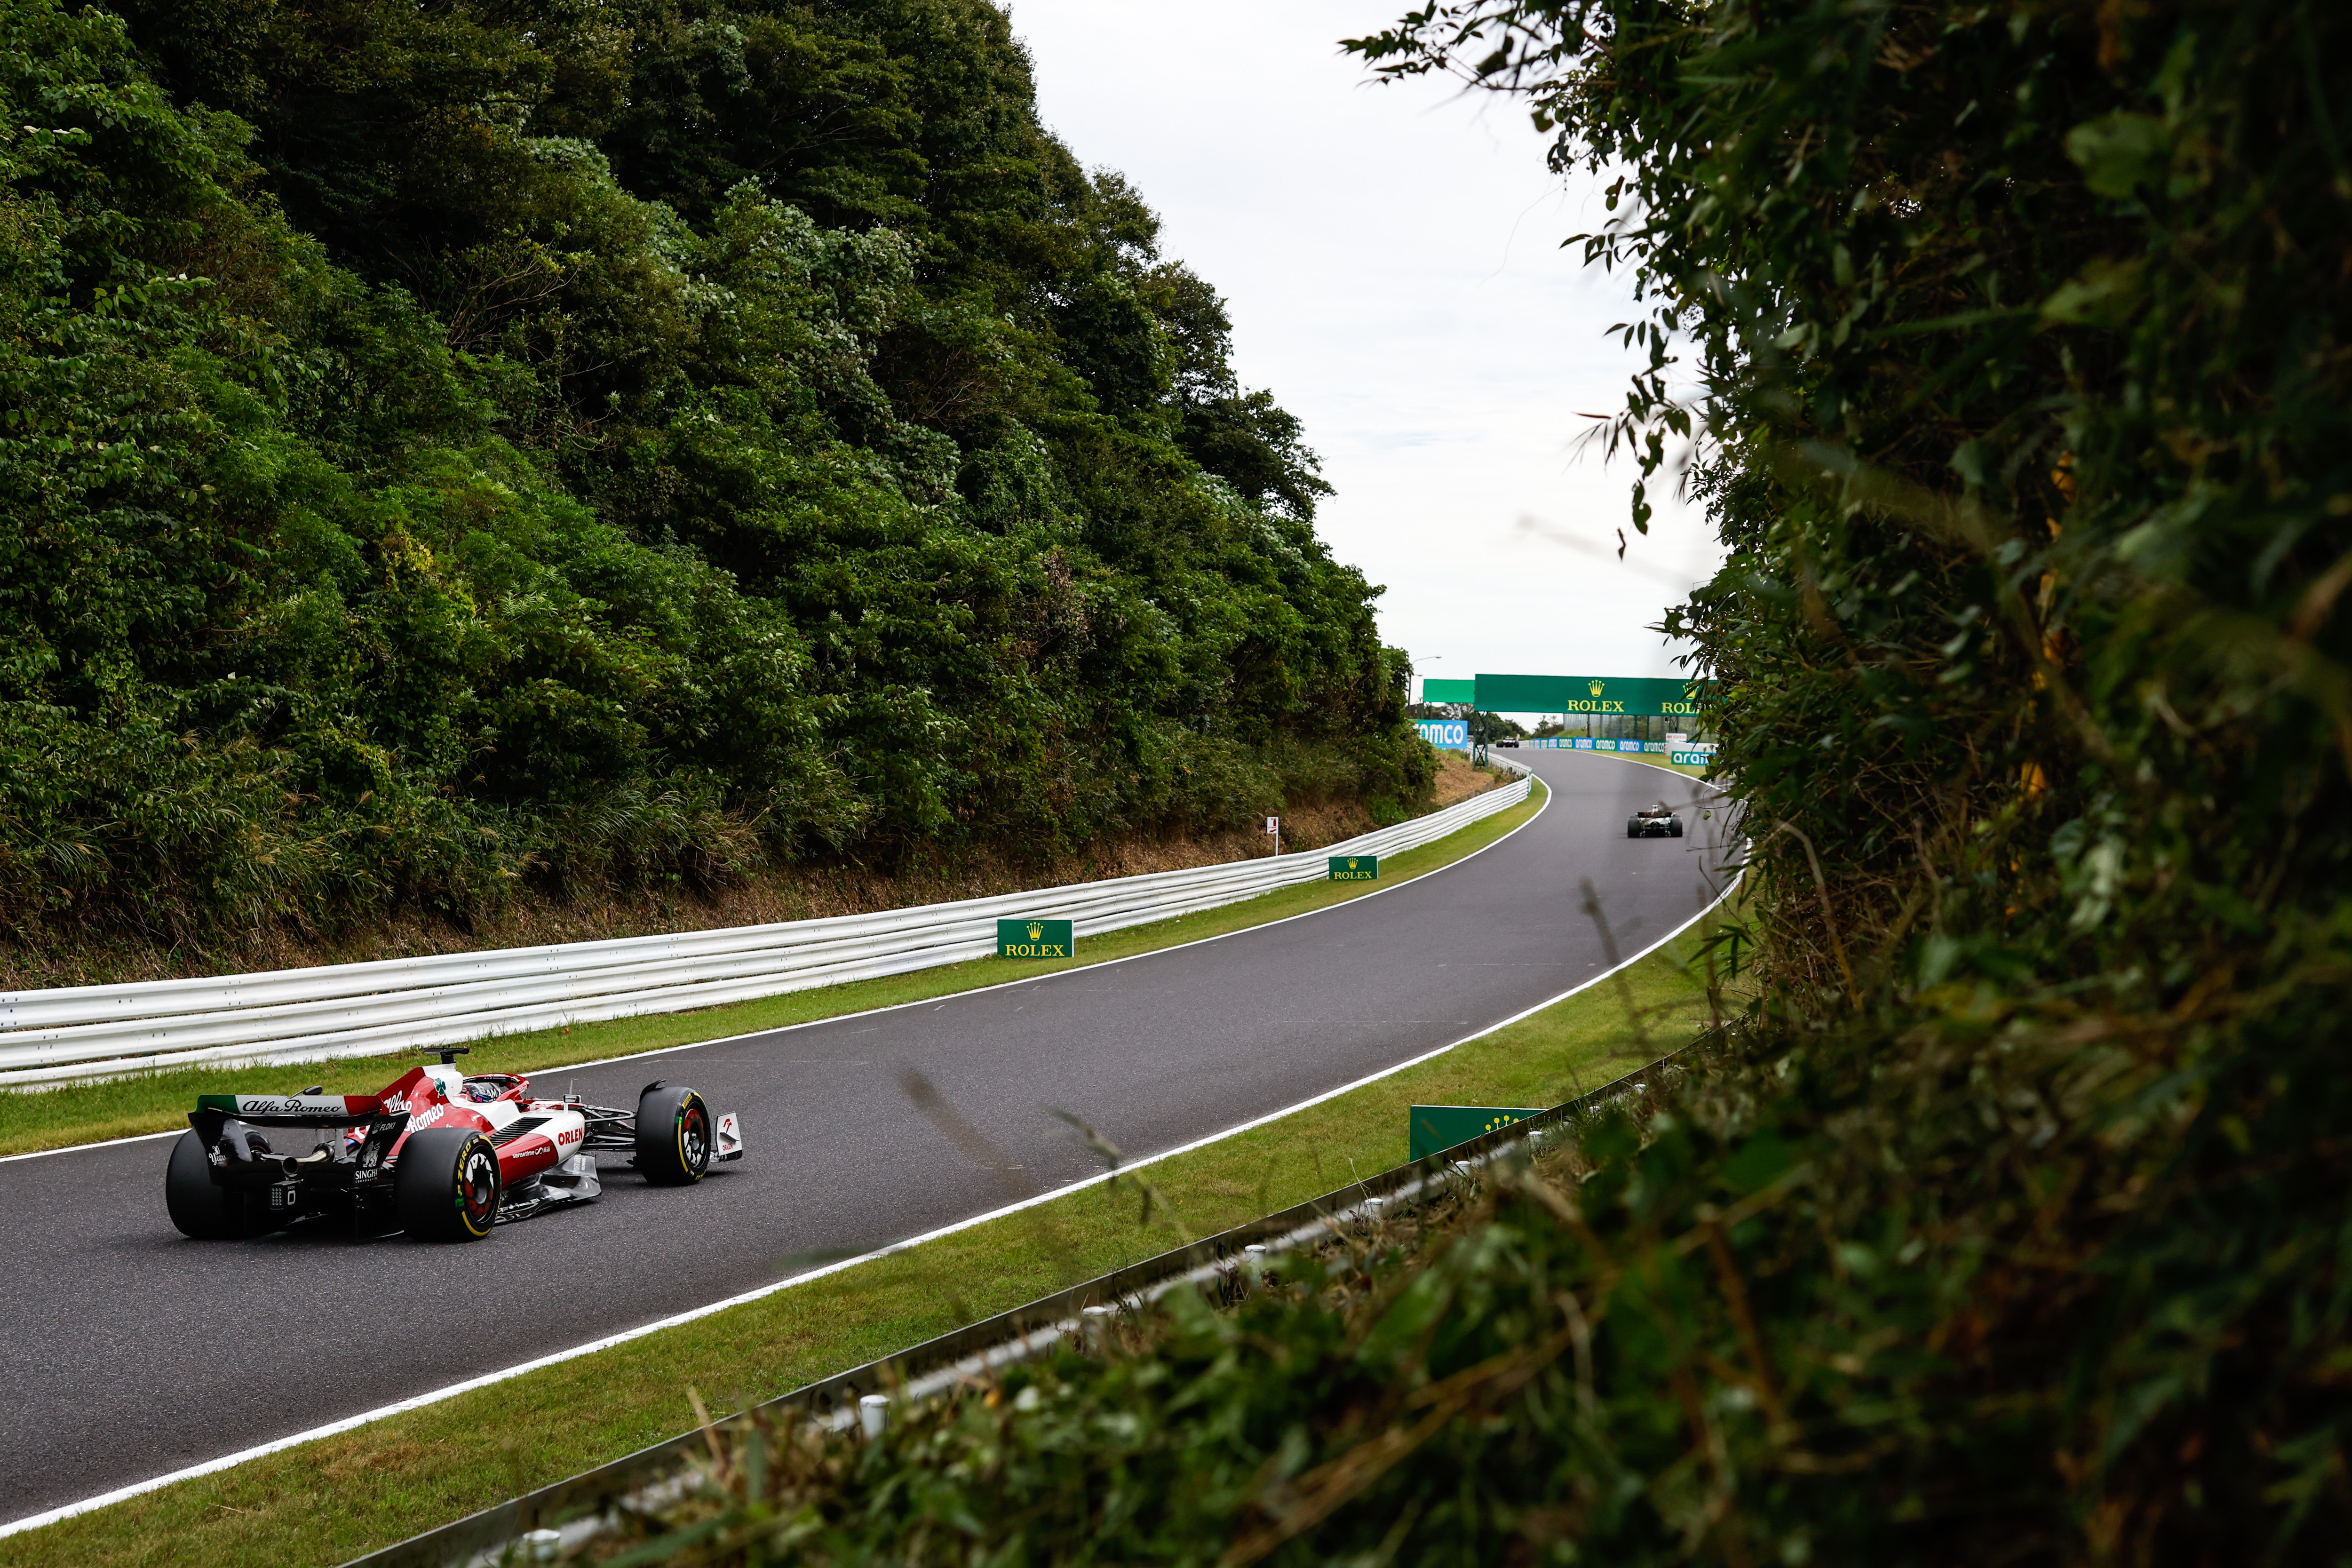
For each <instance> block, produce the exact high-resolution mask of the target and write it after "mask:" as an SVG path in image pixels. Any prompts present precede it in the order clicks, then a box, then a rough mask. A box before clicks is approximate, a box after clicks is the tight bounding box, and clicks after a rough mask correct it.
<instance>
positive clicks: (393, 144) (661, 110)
mask: <svg viewBox="0 0 2352 1568" xmlns="http://www.w3.org/2000/svg"><path fill="white" fill-rule="evenodd" d="M0 100H5V101H0V922H5V923H6V924H7V925H8V926H11V927H14V928H15V929H16V930H18V931H27V930H35V929H37V930H42V931H53V930H58V929H68V930H69V929H73V928H76V927H81V928H87V929H99V928H110V929H113V930H117V931H120V930H122V929H126V928H128V929H131V930H135V931H143V932H146V933H148V934H150V935H152V937H153V938H154V939H156V940H158V941H180V940H183V939H188V938H192V937H193V938H197V939H202V938H203V937H204V936H205V933H207V932H210V931H217V930H219V929H220V928H221V927H222V926H223V925H224V924H227V923H244V924H247V925H250V924H252V923H254V922H259V921H271V920H284V921H296V922H301V923H305V924H311V925H332V924H334V923H336V922H339V921H351V920H353V919H356V918H360V917H363V916H365V915H367V914H369V913H371V912H373V911H382V910H392V909H415V908H418V907H423V908H426V909H430V910H438V911H441V912H443V913H445V914H446V915H448V916H450V917H452V918H455V919H457V920H459V921H464V920H467V919H468V918H469V917H470V916H472V915H473V914H475V913H478V912H479V911H481V910H485V909H488V908H491V907H494V906H496V905H497V904H498V903H499V901H500V900H504V899H506V898H507V897H509V894H510V893H511V891H512V890H513V889H515V888H517V887H518V886H525V885H528V886H535V887H538V888H541V889H546V890H549V891H552V892H555V893H558V894H567V893H573V892H579V891H583V890H584V891H592V892H593V891H594V890H596V889H602V888H604V887H608V886H612V885H616V884H618V885H638V886H642V885H645V884H647V883H656V884H667V883H670V882H680V883H685V884H688V885H694V884H700V885H709V884H710V883H712V882H715V881H718V880H721V879H729V878H732V877H735V876H739V875H740V874H742V873H744V872H746V871H748V870H751V869H754V868H758V867H760V866H761V865H764V864H771V863H773V862H775V861H777V860H778V859H782V858H811V857H815V858H827V857H850V858H856V859H857V860H858V861H860V862H861V863H866V864H879V865H891V864H896V863H901V862H903V861H904V860H905V859H906V858H908V857H910V856H911V857H931V858H940V857H947V858H952V857H953V856H954V855H955V854H956V853H958V852H959V850H961V849H963V848H966V847H973V846H987V847H992V848H994V849H997V850H1000V851H1003V852H1009V853H1022V852H1034V853H1037V854H1040V855H1046V854H1053V853H1057V852H1062V851H1066V850H1067V849H1069V848H1071V847H1075V846H1081V845H1084V844H1086V843H1087V842H1089V841H1091V840H1093V839H1095V838H1097V837H1100V836H1102V835H1105V834H1109V833H1119V832H1126V833H1134V832H1145V833H1160V832H1181V831H1186V830H1190V829H1193V828H1198V827H1219V826H1230V825H1233V824H1237V823H1240V822H1242V821H1244V820H1246V819H1248V818H1249V817H1251V816H1254V815H1255V814H1257V813H1260V812H1263V811H1265V810H1273V809H1279V807H1280V801H1281V797H1282V795H1283V793H1284V791H1285V789H1286V786H1291V785H1296V784H1298V783H1299V782H1300V781H1302V780H1310V781H1313V783H1312V787H1313V789H1314V790H1315V791H1316V792H1317V793H1322V792H1328V791H1338V792H1340V793H1349V794H1354V795H1359V796H1361V797H1368V798H1370V800H1371V801H1373V802H1374V803H1375V808H1376V810H1378V811H1380V812H1381V813H1382V814H1384V815H1386V816H1391V817H1392V816H1396V815H1401V814H1402V811H1403V810H1405V809H1406V808H1407V807H1408V806H1410V805H1412V804H1413V803H1414V802H1416V801H1417V800H1418V799H1419V798H1420V797H1421V796H1422V795H1423V794H1425V791H1426V786H1427V784H1428V780H1429V761H1428V755H1427V752H1426V751H1425V749H1424V748H1423V747H1421V746H1420V744H1419V742H1417V741H1415V740H1414V739H1413V738H1412V736H1411V734H1410V731H1408V730H1406V728H1405V727H1404V726H1403V724H1402V691H1403V685H1402V682H1403V673H1402V664H1401V662H1400V661H1399V659H1398V658H1397V657H1396V656H1394V655H1392V654H1391V653H1389V652H1386V651H1384V650H1383V649H1382V648H1381V647H1380V646H1379V644H1378V641H1377V638H1376V637H1375V634H1374V628H1373V623H1372V620H1371V616H1370V598H1371V597H1372V595H1373V594H1374V593H1375V592H1376V590H1374V589H1371V588H1369V587H1368V586H1367V585H1366V584H1365V583H1364V582H1363V580H1362V578H1361V577H1360V575H1359V574H1356V573H1355V572H1354V571H1352V570H1350V569H1348V568H1345V567H1341V566H1339V565H1338V564H1336V563H1333V562H1332V561H1331V560H1330V558H1329V557H1328V553H1327V552H1325V550H1324V548H1323V547H1322V545H1321V544H1320V543H1319V542H1318V541H1317V539H1316V537H1315V534H1314V532H1313V529H1312V519H1313V513H1314V507H1315V503H1316V500H1317V499H1318V497H1319V496H1321V495H1323V494H1325V493H1328V487H1326V486H1325V485H1324V484H1323V482H1322V480H1321V479H1319V477H1318V473H1317V468H1316V462H1315V458H1314V456H1313V454H1312V453H1311V452H1309V451H1308V450H1307V448H1306V447H1304V445H1303V444H1302V442H1301V432H1300V429H1299V426H1298V424H1297V420H1295V419H1294V418H1292V417H1291V416H1289V415H1287V414H1286V413H1285V412H1284V411H1283V410H1282V409H1281V408H1280V407H1279V406H1278V405H1276V404H1275V403H1274V402H1273V401H1272V399H1271V397H1270V396H1269V395H1266V394H1265V393H1263V392H1252V391H1249V390H1247V389H1244V388H1243V387H1241V386H1240V385H1238V384H1236V382H1235V381H1234V375H1233V373H1232V371H1231V370H1230V368H1229V366H1228V363H1227V350H1228V339H1229V331H1230V328H1229V322H1228V321H1227V319H1226V316H1225V314H1224V311H1223V306H1222V303H1221V301H1220V300H1218V298H1217V296H1216V295H1215V293H1214V291H1213V289H1211V288H1210V287H1209V286H1208V284H1206V283H1205V282H1204V281H1202V279H1199V278H1197V277H1196V276H1194V275H1193V274H1192V273H1191V272H1189V271H1188V270H1186V269H1185V268H1183V267H1182V266H1181V264H1179V263H1177V262H1176V261H1174V260H1172V259H1171V258H1165V257H1163V256H1161V255H1160V252H1159V250H1158V247H1157V239H1156V232H1157V223H1156V220H1155V218H1154V217H1153V216H1152V214H1151V212H1150V209H1149V208H1148V207H1147V206H1146V205H1145V204H1144V202H1143V200H1142V198H1141V197H1140V196H1139V195H1138V194H1137V193H1136V192H1135V191H1134V190H1132V189H1131V188H1129V186H1128V185H1127V184H1125V183H1124V182H1123V181H1122V180H1120V179H1119V177H1118V176H1117V175H1116V174H1109V173H1099V172H1098V173H1094V174H1089V173H1087V172H1086V171H1085V170H1083V169H1082V168H1081V166H1080V165H1079V163H1078V162H1077V161H1076V158H1075V157H1074V156H1073V154H1072V153H1070V152H1069V151H1068V150H1067V149H1066V148H1064V147H1063V146H1062V145H1060V144H1059V143H1058V142H1055V140H1054V139H1053V138H1052V137H1051V136H1050V135H1049V134H1047V133H1046V132H1045V131H1044V130H1043V129H1042V128H1041V127H1040V126H1039V124H1038V122H1037V119H1036V115H1035V110H1034V101H1033V98H1032V93H1031V87H1030V80H1029V74H1028V66H1027V61H1026V59H1025V57H1024V55H1023V53H1022V51H1021V49H1020V47H1019V46H1018V45H1017V44H1016V43H1015V42H1014V41H1013V38H1012V36H1011V33H1010V29H1009V26H1008V24H1007V21H1006V18H1005V16H1003V13H1001V12H1000V11H998V10H997V9H995V8H994V7H992V5H988V4H986V3H985V0H845V3H840V4H829V5H822V6H814V5H798V4H790V3H786V0H612V3H596V4H585V5H575V4H569V3H564V0H550V3H547V4H533V3H529V0H526V3H521V4H506V3H503V0H500V3H492V0H450V3H446V4H436V5H429V6H418V5H412V4H406V3H404V0H331V3H329V4H325V5H293V4H290V3H281V0H201V3H195V4H189V3H184V0H123V3H122V4H120V5H116V6H114V7H113V8H112V9H108V8H105V7H101V6H98V5H79V4H74V3H71V0H0Z"/></svg>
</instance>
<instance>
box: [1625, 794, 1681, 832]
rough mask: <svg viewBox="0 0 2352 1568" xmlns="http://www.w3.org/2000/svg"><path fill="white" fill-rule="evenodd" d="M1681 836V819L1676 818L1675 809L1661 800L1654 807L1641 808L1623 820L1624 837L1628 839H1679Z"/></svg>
mask: <svg viewBox="0 0 2352 1568" xmlns="http://www.w3.org/2000/svg"><path fill="white" fill-rule="evenodd" d="M1682 836H1683V819H1682V818H1681V817H1679V816H1675V808H1674V807H1673V806H1671V805H1667V804H1666V803H1665V802H1664V801H1663V800H1662V801H1660V802H1658V804H1657V805H1645V806H1643V808H1642V809H1641V810H1639V811H1637V812H1635V813H1634V814H1633V816H1629V817H1627V818H1626V819H1625V837H1628V838H1680V837H1682Z"/></svg>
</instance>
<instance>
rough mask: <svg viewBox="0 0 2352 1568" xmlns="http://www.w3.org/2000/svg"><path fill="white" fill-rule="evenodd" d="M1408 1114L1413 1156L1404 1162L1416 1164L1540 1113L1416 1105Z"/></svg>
mask: <svg viewBox="0 0 2352 1568" xmlns="http://www.w3.org/2000/svg"><path fill="white" fill-rule="evenodd" d="M1411 1114H1412V1122H1411V1123H1410V1125H1411V1127H1412V1152H1410V1153H1408V1154H1407V1155H1406V1156H1405V1158H1406V1159H1408V1160H1418V1159H1421V1158H1422V1157H1423V1156H1424V1155H1429V1154H1436V1153H1442V1152H1444V1151H1445V1150H1448V1149H1451V1148H1453V1147H1454V1145H1455V1144H1456V1143H1467V1142H1470V1140H1472V1139H1473V1138H1475V1137H1478V1136H1479V1135H1480V1134H1482V1133H1486V1132H1492V1131H1495V1129H1496V1128H1497V1127H1508V1126H1509V1125H1510V1124H1511V1123H1512V1122H1514V1121H1526V1120H1527V1119H1528V1117H1530V1116H1541V1115H1542V1114H1543V1112H1542V1111H1540V1110H1527V1109H1526V1108H1524V1107H1517V1106H1502V1105H1416V1106H1414V1107H1412V1112H1411Z"/></svg>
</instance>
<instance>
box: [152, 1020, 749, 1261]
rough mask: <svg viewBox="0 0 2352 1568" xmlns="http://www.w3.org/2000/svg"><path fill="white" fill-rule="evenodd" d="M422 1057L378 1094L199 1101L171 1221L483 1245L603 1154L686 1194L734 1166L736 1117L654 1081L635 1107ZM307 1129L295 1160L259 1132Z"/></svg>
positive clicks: (445, 1051) (180, 1149)
mask: <svg viewBox="0 0 2352 1568" xmlns="http://www.w3.org/2000/svg"><path fill="white" fill-rule="evenodd" d="M433 1054H434V1055H436V1056H437V1057H439V1058H441V1059H440V1061H439V1062H438V1063H437V1064H435V1065H431V1066H426V1067H420V1068H410V1069H409V1070H408V1071H407V1072H405V1073H403V1074H402V1075H401V1076H400V1077H399V1078H397V1079H394V1080H393V1081H392V1082H391V1083H390V1084H388V1085H387V1086H385V1088H384V1089H383V1092H382V1093H380V1094H348V1095H347V1094H323V1093H321V1092H320V1090H318V1089H305V1090H303V1091H302V1092H301V1093H299V1094H286V1095H268V1094H206V1095H200V1096H198V1097H197V1100H196V1109H195V1110H193V1111H191V1112H190V1113H189V1115H188V1131H185V1132H183V1133H181V1134H180V1140H179V1142H177V1143H174V1144H173V1146H172V1161H171V1163H170V1165H169V1166H167V1167H166V1168H165V1171H164V1175H163V1204H164V1206H165V1208H167V1209H168V1210H169V1211H170V1212H171V1215H172V1223H173V1225H175V1226H179V1228H180V1229H181V1231H182V1232H183V1233H184V1234H185V1235H188V1236H192V1237H196V1238H197V1239H199V1240H205V1241H215V1240H224V1239H228V1238H231V1237H251V1236H260V1235H263V1234H265V1233H266V1232H268V1231H273V1230H278V1229H280V1228H282V1227H283V1226H288V1225H290V1224H292V1223H293V1222H294V1221H296V1220H298V1219H301V1218H304V1217H306V1216H308V1215H349V1216H350V1217H351V1219H352V1224H353V1226H354V1227H355V1228H356V1227H363V1226H373V1227H375V1228H383V1229H393V1228H396V1229H401V1230H405V1231H407V1232H408V1233H409V1234H410V1235H412V1236H420V1237H432V1238H436V1239H439V1240H446V1241H479V1240H481V1239H482V1238H483V1237H486V1236H488V1235H489V1234H490V1227H491V1226H496V1225H502V1224H504V1223H506V1222H507V1221H509V1220H517V1219H524V1218H527V1217H529V1216H530V1215H535V1214H537V1213H539V1212H540V1211H541V1209H546V1208H553V1207H555V1206H557V1205H562V1204H578V1203H586V1202H587V1201H588V1200H589V1199H591V1198H593V1197H594V1196H595V1195H596V1194H597V1193H598V1192H599V1191H600V1190H601V1184H600V1181H599V1178H598V1172H597V1168H596V1156H597V1154H598V1153H600V1152H614V1153H619V1152H627V1153H628V1154H630V1156H631V1158H630V1161H629V1163H630V1165H632V1166H633V1167H635V1170H636V1171H637V1172H638V1173H640V1174H641V1175H643V1176H644V1177H645V1178H646V1181H648V1182H651V1183H653V1184H656V1186H687V1185H690V1184H693V1183H695V1182H698V1181H700V1180H702V1177H703V1174H704V1173H706V1172H708V1171H709V1169H710V1167H711V1165H712V1163H714V1162H719V1161H726V1160H740V1159H741V1158H742V1157H743V1127H742V1123H741V1121H740V1119H739V1118H738V1117H737V1116H736V1115H735V1114H734V1113H733V1112H732V1111H730V1112H728V1113H727V1114H726V1115H723V1116H713V1115H712V1114H711V1112H710V1108H709V1106H708V1105H706V1104H705V1103H703V1099H702V1096H700V1095H698V1094H697V1093H695V1092H694V1090H692V1089H683V1088H679V1087H677V1086H674V1085H670V1084H666V1083H663V1082H662V1081H661V1080H660V1079H655V1080H654V1081H653V1082H652V1083H649V1084H647V1085H646V1087H645V1089H644V1091H643V1092H642V1093H640V1094H639V1095H638V1096H637V1108H636V1110H635V1111H634V1112H632V1111H627V1110H616V1109H614V1107H612V1106H607V1105H588V1104H584V1103H583V1102H582V1101H581V1100H579V1099H578V1098H577V1097H576V1096H573V1095H570V1094H566V1095H565V1096H564V1097H563V1098H562V1099H561V1100H534V1099H532V1098H531V1097H530V1079H525V1078H518V1077H515V1076H513V1075H512V1074H509V1073H479V1074H473V1075H468V1074H467V1073H466V1072H465V1071H464V1069H462V1068H459V1067H458V1066H457V1058H459V1057H461V1056H463V1055H465V1054H466V1052H465V1048H464V1047H443V1048H440V1049H437V1050H436V1051H435V1052H434V1053H433ZM306 1132H316V1133H318V1134H319V1137H318V1138H317V1140H316V1142H315V1143H314V1145H313V1147H311V1148H310V1150H309V1151H307V1152H301V1153H281V1152H278V1148H277V1147H276V1144H275V1143H274V1142H273V1141H272V1139H271V1137H270V1134H271V1133H276V1134H277V1135H278V1142H284V1143H286V1144H287V1145H288V1146H289V1148H290V1147H292V1146H293V1145H295V1144H298V1143H299V1142H302V1138H301V1134H303V1133H306ZM289 1133H292V1134H294V1135H295V1136H293V1137H289V1136H288V1134H289Z"/></svg>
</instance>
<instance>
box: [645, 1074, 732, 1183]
mask: <svg viewBox="0 0 2352 1568" xmlns="http://www.w3.org/2000/svg"><path fill="white" fill-rule="evenodd" d="M715 1120H716V1119H715V1118H714V1117H712V1115H711V1114H710V1107H709V1105H707V1104H705V1103H704V1102H703V1099H702V1096H700V1095H698V1094H697V1093H695V1092H694V1090H692V1089H677V1088H673V1087H671V1086H669V1085H667V1084H662V1083H651V1084H647V1085H646V1091H645V1092H644V1093H643V1094H641V1095H639V1096H637V1169H638V1170H639V1171H641V1172H643V1173H645V1178H646V1181H648V1182H651V1183H652V1184H654V1185H656V1186H657V1187H685V1186H691V1185H692V1184H695V1183H696V1182H698V1181H700V1180H702V1177H703V1173H705V1172H707V1171H709V1169H710V1150H711V1144H712V1137H711V1123H712V1122H713V1121H715Z"/></svg>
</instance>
